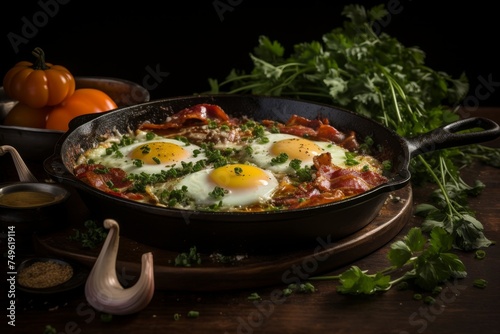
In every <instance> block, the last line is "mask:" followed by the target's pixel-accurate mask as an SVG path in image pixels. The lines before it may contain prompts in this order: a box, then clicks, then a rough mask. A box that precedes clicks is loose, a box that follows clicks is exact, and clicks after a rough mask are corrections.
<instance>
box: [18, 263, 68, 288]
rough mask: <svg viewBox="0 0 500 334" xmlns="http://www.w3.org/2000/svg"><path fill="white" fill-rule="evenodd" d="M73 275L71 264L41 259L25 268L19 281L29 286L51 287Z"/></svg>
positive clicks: (20, 273)
mask: <svg viewBox="0 0 500 334" xmlns="http://www.w3.org/2000/svg"><path fill="white" fill-rule="evenodd" d="M71 276H73V268H72V267H71V266H70V265H67V264H62V263H57V262H54V261H39V262H34V263H33V264H32V265H30V266H28V267H25V268H23V269H22V270H21V271H20V272H19V275H18V277H17V282H18V283H19V284H21V285H22V286H24V287H27V288H36V289H41V288H50V287H53V286H56V285H59V284H62V283H64V282H66V281H68V280H69V279H70V278H71Z"/></svg>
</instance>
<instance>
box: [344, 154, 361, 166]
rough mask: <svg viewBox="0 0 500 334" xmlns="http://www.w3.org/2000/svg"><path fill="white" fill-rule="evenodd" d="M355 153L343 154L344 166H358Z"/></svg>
mask: <svg viewBox="0 0 500 334" xmlns="http://www.w3.org/2000/svg"><path fill="white" fill-rule="evenodd" d="M356 156H357V154H356V153H353V152H345V164H346V165H347V166H356V165H358V164H359V161H358V160H356Z"/></svg>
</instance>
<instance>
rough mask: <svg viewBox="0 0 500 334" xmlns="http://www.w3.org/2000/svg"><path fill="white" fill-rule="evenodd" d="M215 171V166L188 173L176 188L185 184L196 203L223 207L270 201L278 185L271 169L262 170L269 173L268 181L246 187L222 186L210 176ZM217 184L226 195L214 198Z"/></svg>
mask: <svg viewBox="0 0 500 334" xmlns="http://www.w3.org/2000/svg"><path fill="white" fill-rule="evenodd" d="M213 171H214V168H209V169H204V170H201V171H198V172H195V173H192V174H188V175H186V176H184V177H183V178H182V179H181V180H180V181H179V182H178V183H177V185H176V186H175V188H176V189H181V188H182V187H183V186H185V187H186V188H187V194H188V196H189V197H190V198H192V199H193V200H194V201H195V203H196V205H201V206H210V205H219V204H221V206H222V207H237V206H246V205H252V204H258V203H265V202H268V201H269V200H270V199H271V198H272V195H273V193H274V191H275V190H276V188H277V187H278V180H277V179H276V177H275V176H274V175H273V174H272V173H271V172H270V171H266V170H262V171H263V172H264V173H265V174H266V175H267V176H266V181H267V182H263V184H259V185H255V186H249V187H244V188H228V187H221V184H217V183H216V182H214V181H213V180H212V179H211V178H210V174H211V173H212V172H213ZM217 186H218V187H221V188H223V189H224V190H225V191H226V193H225V195H224V196H223V197H221V198H214V197H212V196H210V195H209V194H210V193H211V192H212V191H213V190H214V189H215V187H217Z"/></svg>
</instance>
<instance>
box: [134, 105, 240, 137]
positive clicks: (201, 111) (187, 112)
mask: <svg viewBox="0 0 500 334" xmlns="http://www.w3.org/2000/svg"><path fill="white" fill-rule="evenodd" d="M209 120H211V121H216V122H227V121H230V118H229V116H228V115H227V114H226V113H225V112H224V110H222V108H221V107H219V106H218V105H214V104H208V103H202V104H197V105H194V106H192V107H188V108H184V109H182V110H181V111H179V112H178V113H176V114H175V115H172V116H171V117H170V118H169V120H168V121H166V122H164V123H162V124H152V123H144V124H142V125H141V126H139V129H141V130H166V129H180V128H182V127H184V126H189V125H197V124H208V122H209Z"/></svg>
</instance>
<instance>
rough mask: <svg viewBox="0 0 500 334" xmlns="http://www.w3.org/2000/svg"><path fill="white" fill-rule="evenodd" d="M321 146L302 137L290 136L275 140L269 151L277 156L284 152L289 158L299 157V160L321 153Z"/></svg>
mask: <svg viewBox="0 0 500 334" xmlns="http://www.w3.org/2000/svg"><path fill="white" fill-rule="evenodd" d="M321 152H322V150H321V148H320V147H319V146H318V145H316V144H315V143H314V142H312V141H310V140H307V139H304V138H290V139H283V140H279V141H277V142H275V143H274V144H273V145H272V146H271V148H270V153H271V154H272V155H274V156H278V155H280V154H281V153H286V154H287V155H288V158H289V159H299V160H301V161H311V160H312V158H313V157H314V156H316V155H319V154H321Z"/></svg>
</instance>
